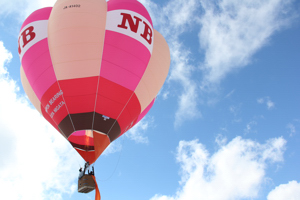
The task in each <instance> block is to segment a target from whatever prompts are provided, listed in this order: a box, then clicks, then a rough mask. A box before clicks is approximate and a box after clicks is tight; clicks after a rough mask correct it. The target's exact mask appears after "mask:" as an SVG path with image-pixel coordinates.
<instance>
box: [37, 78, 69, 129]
mask: <svg viewBox="0 0 300 200" xmlns="http://www.w3.org/2000/svg"><path fill="white" fill-rule="evenodd" d="M62 95H63V92H62V91H61V90H60V88H59V87H58V84H57V82H56V83H54V84H53V85H52V86H51V87H50V88H49V89H48V90H47V91H46V92H45V94H44V95H43V97H42V99H41V104H42V107H44V111H45V112H46V113H48V115H49V116H50V118H52V119H53V121H54V122H55V123H56V124H59V123H60V122H61V121H62V120H63V119H64V118H65V117H66V116H67V115H68V112H67V109H66V106H65V102H64V100H63V97H62Z"/></svg>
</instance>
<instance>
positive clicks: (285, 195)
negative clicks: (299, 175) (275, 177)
mask: <svg viewBox="0 0 300 200" xmlns="http://www.w3.org/2000/svg"><path fill="white" fill-rule="evenodd" d="M267 199H268V200H287V199H288V200H298V199H300V183H298V182H297V181H290V182H288V183H287V184H281V185H279V186H277V187H276V188H275V189H274V190H272V191H271V192H270V193H269V194H268V197H267Z"/></svg>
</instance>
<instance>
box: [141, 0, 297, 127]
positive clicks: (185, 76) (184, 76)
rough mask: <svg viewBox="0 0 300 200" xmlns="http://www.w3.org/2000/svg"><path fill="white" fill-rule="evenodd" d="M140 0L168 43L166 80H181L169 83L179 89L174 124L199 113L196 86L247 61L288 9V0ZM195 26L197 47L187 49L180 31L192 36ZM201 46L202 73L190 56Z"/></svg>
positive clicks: (210, 85)
mask: <svg viewBox="0 0 300 200" xmlns="http://www.w3.org/2000/svg"><path fill="white" fill-rule="evenodd" d="M141 2H142V3H143V4H145V5H146V7H147V8H148V9H149V11H150V14H151V15H152V17H153V21H154V25H155V27H156V29H158V30H159V31H160V32H161V33H162V34H163V35H164V36H165V37H166V39H167V42H168V43H169V46H170V50H171V61H172V63H171V69H170V74H169V78H168V83H171V82H172V83H174V82H175V83H179V85H180V86H182V87H176V88H174V87H173V88H170V89H171V90H172V89H175V90H176V92H175V94H177V92H179V94H178V95H177V96H178V109H177V111H176V114H175V126H180V125H181V124H182V123H183V122H184V121H186V120H190V119H194V118H197V117H199V116H201V113H200V111H199V108H198V106H199V102H200V98H201V97H200V96H199V94H201V93H200V92H199V89H202V91H212V90H213V89H216V88H215V86H216V83H220V81H221V80H222V79H223V78H224V77H226V76H227V74H229V73H231V72H232V71H234V70H235V69H237V68H241V67H243V66H246V65H248V64H249V63H251V60H252V57H253V55H254V54H255V53H256V52H257V51H258V50H259V49H261V48H262V47H263V46H264V45H266V44H267V43H268V41H269V39H270V37H271V36H272V35H273V34H274V33H275V32H276V31H278V30H280V29H282V28H283V27H285V26H286V25H287V24H288V23H289V22H290V21H291V20H290V19H291V18H292V15H293V14H291V13H290V12H289V9H291V1H290V0H288V1H285V0H246V1H240V0H218V1H217V2H216V3H215V2H212V1H206V0H200V1H196V0H189V1H185V0H174V1H168V2H167V3H165V4H164V5H163V6H162V7H159V6H158V5H157V4H155V3H153V2H152V1H150V0H142V1H141ZM198 30H200V31H199V33H198V41H197V40H195V42H198V44H199V49H200V48H201V50H200V51H194V50H193V51H191V50H190V48H189V47H187V46H185V45H184V44H183V43H181V42H182V40H181V39H182V36H183V35H184V36H185V38H186V37H195V36H194V35H193V34H195V31H198ZM202 52H203V53H204V60H203V61H202V63H203V64H202V66H201V68H200V69H201V70H202V75H203V77H201V73H200V70H199V69H197V67H196V65H198V64H199V63H195V60H193V59H192V58H199V57H200V58H201V57H202ZM197 62H199V61H197ZM200 62H201V61H200ZM197 75H198V76H199V77H197V78H196V79H195V77H196V76H197ZM173 85H176V84H173ZM199 86H200V87H199ZM172 93H174V91H172ZM229 96H230V95H229ZM204 97H207V95H205V96H204ZM267 106H268V108H269V109H271V108H273V107H274V103H273V102H272V101H268V102H267Z"/></svg>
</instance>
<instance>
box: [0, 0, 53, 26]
mask: <svg viewBox="0 0 300 200" xmlns="http://www.w3.org/2000/svg"><path fill="white" fill-rule="evenodd" d="M55 2H56V0H10V1H0V7H1V9H0V16H1V15H2V16H5V17H6V16H9V15H10V16H14V17H15V18H16V19H17V20H19V21H20V22H23V21H24V20H25V18H26V17H27V16H28V15H30V14H31V13H32V12H33V11H35V10H37V9H40V8H43V7H49V6H50V7H53V5H54V3H55Z"/></svg>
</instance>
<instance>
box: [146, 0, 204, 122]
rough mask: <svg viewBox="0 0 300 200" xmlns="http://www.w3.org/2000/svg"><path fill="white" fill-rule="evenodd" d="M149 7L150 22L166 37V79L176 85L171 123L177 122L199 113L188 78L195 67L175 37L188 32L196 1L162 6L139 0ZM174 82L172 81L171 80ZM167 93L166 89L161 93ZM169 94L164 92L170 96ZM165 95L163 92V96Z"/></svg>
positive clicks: (194, 84)
mask: <svg viewBox="0 0 300 200" xmlns="http://www.w3.org/2000/svg"><path fill="white" fill-rule="evenodd" d="M141 2H142V3H143V4H144V5H145V6H146V7H147V9H148V10H149V12H150V14H151V17H152V19H153V22H154V27H155V28H156V29H157V30H158V31H160V32H161V33H162V35H163V36H164V37H165V38H166V40H167V42H168V44H169V47H170V53H171V68H170V72H169V77H168V81H167V82H168V83H171V82H173V83H174V82H177V83H179V86H181V87H176V88H173V87H172V88H171V90H173V89H174V90H176V91H175V92H174V91H173V92H172V94H174V93H176V94H177V93H178V92H179V93H180V94H179V95H177V96H178V109H177V111H176V114H175V122H174V125H175V126H180V125H181V124H182V123H183V122H184V121H186V120H189V119H192V118H197V117H199V116H201V113H200V111H199V110H198V108H197V105H198V102H197V101H198V95H197V90H199V89H198V84H197V82H196V81H194V80H193V79H192V75H193V72H194V71H195V70H196V67H195V66H193V65H192V64H190V63H191V52H190V50H189V48H188V47H186V46H184V45H183V44H182V42H181V39H180V38H179V37H180V36H181V34H183V33H185V32H189V30H190V29H191V28H192V27H193V26H194V23H195V21H196V18H197V14H196V12H197V11H198V10H197V9H198V8H199V7H200V2H198V1H196V0H189V1H185V0H175V1H168V2H167V3H166V4H165V5H164V6H163V7H160V6H158V5H157V4H155V3H153V2H151V1H147V0H143V1H141ZM174 85H175V84H174ZM164 94H169V93H164ZM170 95H171V94H169V95H168V96H170ZM166 97H167V96H164V98H166Z"/></svg>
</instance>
